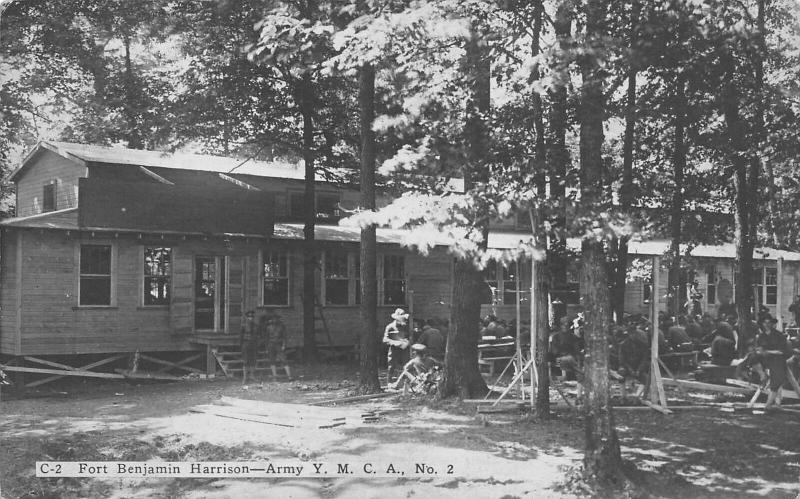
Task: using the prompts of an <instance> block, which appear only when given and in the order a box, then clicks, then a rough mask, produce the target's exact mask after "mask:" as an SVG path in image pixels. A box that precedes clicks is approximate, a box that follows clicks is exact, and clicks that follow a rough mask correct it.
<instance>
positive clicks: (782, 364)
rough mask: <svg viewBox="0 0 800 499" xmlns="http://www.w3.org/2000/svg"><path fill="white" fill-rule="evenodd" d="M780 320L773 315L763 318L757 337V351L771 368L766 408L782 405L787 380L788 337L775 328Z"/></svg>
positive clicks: (765, 364)
mask: <svg viewBox="0 0 800 499" xmlns="http://www.w3.org/2000/svg"><path fill="white" fill-rule="evenodd" d="M777 322H778V321H777V320H776V319H773V318H772V316H769V315H767V316H764V317H762V319H761V323H760V325H761V328H762V332H761V333H760V334H759V335H758V337H757V338H756V352H757V353H758V354H759V355H760V356H761V358H762V359H763V360H762V363H763V364H764V366H765V367H766V368H767V369H768V370H769V390H770V391H769V395H768V396H767V403H766V404H765V408H769V407H770V406H771V405H772V404H773V403H774V404H776V405H781V387H782V386H783V384H784V382H786V379H787V377H786V357H787V355H786V352H787V350H788V346H789V343H788V339H787V337H786V335H785V334H783V333H782V332H780V331H778V330H777V329H776V328H775V324H776V323H777Z"/></svg>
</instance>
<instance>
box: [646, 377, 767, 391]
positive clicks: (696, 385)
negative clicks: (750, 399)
mask: <svg viewBox="0 0 800 499" xmlns="http://www.w3.org/2000/svg"><path fill="white" fill-rule="evenodd" d="M662 381H663V383H664V384H665V385H670V386H677V385H679V384H680V385H682V386H683V387H684V388H689V389H694V390H704V391H711V392H720V393H742V394H745V395H749V394H751V393H753V391H754V390H755V388H753V389H750V388H742V387H740V386H725V385H714V384H712V383H702V382H700V381H687V380H682V379H674V378H662Z"/></svg>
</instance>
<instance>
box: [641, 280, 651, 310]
mask: <svg viewBox="0 0 800 499" xmlns="http://www.w3.org/2000/svg"><path fill="white" fill-rule="evenodd" d="M652 299H653V280H652V279H643V280H642V303H643V304H645V305H647V304H648V303H650V300H652Z"/></svg>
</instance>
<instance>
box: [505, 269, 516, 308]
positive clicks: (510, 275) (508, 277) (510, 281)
mask: <svg viewBox="0 0 800 499" xmlns="http://www.w3.org/2000/svg"><path fill="white" fill-rule="evenodd" d="M517 277H518V276H517V262H514V263H511V264H510V265H509V266H505V265H504V266H503V305H514V304H516V303H517Z"/></svg>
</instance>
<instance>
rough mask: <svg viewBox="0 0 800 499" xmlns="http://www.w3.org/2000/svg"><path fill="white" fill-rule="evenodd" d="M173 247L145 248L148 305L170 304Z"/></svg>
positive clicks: (146, 303)
mask: <svg viewBox="0 0 800 499" xmlns="http://www.w3.org/2000/svg"><path fill="white" fill-rule="evenodd" d="M171 262H172V249H171V248H147V247H146V248H144V288H143V289H144V299H143V302H142V303H143V304H144V305H145V306H147V305H169V283H170V275H171V273H172V272H171V271H172V264H171Z"/></svg>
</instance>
